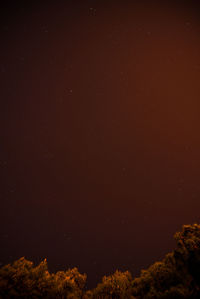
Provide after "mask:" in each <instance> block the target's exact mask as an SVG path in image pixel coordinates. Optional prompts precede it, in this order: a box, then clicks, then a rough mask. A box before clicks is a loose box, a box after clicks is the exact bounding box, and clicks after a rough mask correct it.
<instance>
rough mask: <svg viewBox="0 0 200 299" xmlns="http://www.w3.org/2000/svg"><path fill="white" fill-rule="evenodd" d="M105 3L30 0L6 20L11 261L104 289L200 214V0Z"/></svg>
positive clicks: (6, 235)
mask: <svg viewBox="0 0 200 299" xmlns="http://www.w3.org/2000/svg"><path fill="white" fill-rule="evenodd" d="M38 2H39V1H38ZM99 3H101V4H98V3H97V1H96V2H94V1H82V2H81V1H71V2H69V1H68V2H67V1H66V2H65V3H64V2H61V1H49V2H48V4H47V1H46V2H45V1H44V2H43V4H38V3H37V2H34V4H33V5H30V2H29V4H26V6H24V5H21V4H20V3H19V2H18V4H15V6H14V5H12V6H10V7H8V6H7V7H4V8H3V11H4V17H3V18H2V19H1V27H0V30H1V31H0V34H1V48H0V54H1V55H0V85H1V89H0V91H1V95H0V133H1V148H0V171H1V176H2V179H1V186H0V199H1V208H0V211H1V212H0V213H1V217H0V222H1V223H0V240H1V246H0V259H1V260H0V262H1V263H2V264H4V263H8V262H11V261H13V260H14V259H16V258H19V257H21V256H25V257H26V258H28V259H32V260H34V261H35V262H38V261H40V260H41V259H42V258H44V257H47V259H48V263H49V266H50V270H53V271H55V270H58V269H59V270H61V269H65V268H68V267H74V266H78V268H79V270H80V271H81V272H86V273H87V274H88V282H89V285H92V286H93V285H94V284H95V283H96V281H97V280H99V279H100V277H101V276H102V275H104V274H110V273H111V272H113V271H114V270H115V269H117V268H118V269H121V270H126V269H127V270H130V271H131V272H132V273H133V274H134V275H135V274H138V273H139V270H140V269H141V268H144V267H147V266H148V265H149V264H151V263H153V262H154V261H155V260H157V259H160V258H162V257H163V256H164V254H165V253H167V252H168V251H170V250H171V249H172V248H173V246H174V243H173V240H172V235H173V234H174V232H175V231H176V230H177V229H180V228H181V225H182V224H186V223H193V222H195V221H197V222H199V220H200V214H199V211H200V182H199V181H200V137H199V136H200V135H199V131H200V117H199V115H200V19H199V6H197V5H196V4H195V2H194V1H191V2H190V5H189V4H187V5H186V4H184V2H181V1H180V3H178V1H177V2H176V4H175V2H173V4H171V3H170V1H166V2H165V3H166V4H165V5H164V4H162V5H161V4H160V5H158V4H155V2H154V4H153V2H151V1H148V4H147V3H146V2H144V1H143V2H142V1H132V4H130V2H128V1H127V3H126V2H125V1H121V3H120V2H118V3H115V2H114V1H110V2H109V1H107V3H106V2H102V1H101V2H100V1H99ZM138 3H140V5H139V4H138ZM163 3H164V1H163Z"/></svg>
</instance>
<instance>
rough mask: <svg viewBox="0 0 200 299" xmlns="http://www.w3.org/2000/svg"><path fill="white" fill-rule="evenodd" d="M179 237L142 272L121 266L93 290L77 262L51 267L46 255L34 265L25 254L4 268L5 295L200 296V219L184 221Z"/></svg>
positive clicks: (92, 298)
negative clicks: (54, 269) (55, 269)
mask: <svg viewBox="0 0 200 299" xmlns="http://www.w3.org/2000/svg"><path fill="white" fill-rule="evenodd" d="M174 237H175V240H176V242H177V246H176V248H175V249H174V251H172V252H171V253H168V254H167V255H166V256H165V257H164V259H163V260H162V261H159V262H156V263H154V264H153V265H152V266H150V267H149V268H148V269H146V270H142V271H141V275H140V276H139V277H136V278H134V279H133V278H132V276H131V273H130V272H129V271H125V272H121V271H119V270H117V271H116V272H115V273H113V274H112V275H109V276H104V277H103V278H102V282H101V283H99V284H98V285H97V287H96V288H94V289H93V290H85V284H86V278H87V276H86V274H80V273H79V271H78V269H77V268H73V269H68V270H67V271H58V272H57V273H50V272H49V271H48V266H47V261H46V259H45V260H43V261H42V262H41V263H40V264H39V265H37V266H34V265H33V263H32V262H31V261H28V260H26V259H25V258H24V257H22V258H20V259H19V260H17V261H15V262H14V263H12V264H8V265H5V266H3V267H2V268H1V269H0V298H2V299H4V298H5V299H7V298H62V299H64V298H67V299H79V298H80V299H120V298H121V299H126V298H127V299H134V298H135V299H143V298H145V299H198V298H200V225H198V224H193V225H184V226H183V228H182V230H181V231H180V232H177V233H176V234H175V236H174Z"/></svg>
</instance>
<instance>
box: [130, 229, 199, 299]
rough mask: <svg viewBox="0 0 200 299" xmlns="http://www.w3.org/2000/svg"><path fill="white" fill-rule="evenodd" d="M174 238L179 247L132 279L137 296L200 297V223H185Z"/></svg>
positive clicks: (165, 298)
mask: <svg viewBox="0 0 200 299" xmlns="http://www.w3.org/2000/svg"><path fill="white" fill-rule="evenodd" d="M174 237H175V240H176V241H177V248H176V249H175V250H174V251H173V252H172V253H169V254H167V255H166V256H165V258H164V259H163V261H161V262H157V263H155V264H153V265H152V266H150V267H149V268H148V269H147V270H142V272H141V276H140V277H138V278H135V279H134V280H133V283H132V287H133V292H132V293H133V295H134V296H136V298H147V299H148V298H152V299H153V298H154V299H161V298H162V299H172V298H174V299H178V298H200V292H199V288H200V226H199V225H197V224H194V225H184V226H183V228H182V231H181V232H178V233H176V234H175V236H174Z"/></svg>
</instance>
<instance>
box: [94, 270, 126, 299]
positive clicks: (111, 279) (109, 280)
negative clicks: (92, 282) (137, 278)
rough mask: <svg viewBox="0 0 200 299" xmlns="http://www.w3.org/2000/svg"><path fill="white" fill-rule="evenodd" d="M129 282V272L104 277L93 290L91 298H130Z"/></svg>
mask: <svg viewBox="0 0 200 299" xmlns="http://www.w3.org/2000/svg"><path fill="white" fill-rule="evenodd" d="M131 281H132V276H131V274H130V272H128V271H126V272H121V271H118V270H117V271H116V272H115V273H114V274H112V275H110V276H104V277H103V278H102V283H99V284H98V285H97V287H96V289H94V290H93V292H92V296H91V298H94V299H101V298H102V299H103V298H105V299H113V298H115V299H118V298H119V299H120V298H121V299H125V298H127V299H128V298H129V299H130V298H132V297H131Z"/></svg>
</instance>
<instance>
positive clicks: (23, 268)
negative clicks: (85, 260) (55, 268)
mask: <svg viewBox="0 0 200 299" xmlns="http://www.w3.org/2000/svg"><path fill="white" fill-rule="evenodd" d="M85 282H86V275H85V274H83V275H82V274H80V273H79V272H78V270H77V268H74V269H71V270H70V269H69V270H67V271H65V272H64V271H59V272H57V273H56V274H50V273H49V271H48V267H47V261H46V260H44V261H42V262H41V263H40V264H39V265H38V266H37V267H33V263H32V262H30V261H27V260H26V259H25V258H23V257H22V258H20V259H19V260H17V261H15V262H14V263H13V264H12V265H11V264H8V265H6V266H4V267H2V268H1V269H0V296H1V298H71V299H72V298H81V296H82V294H83V288H84V286H85Z"/></svg>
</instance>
